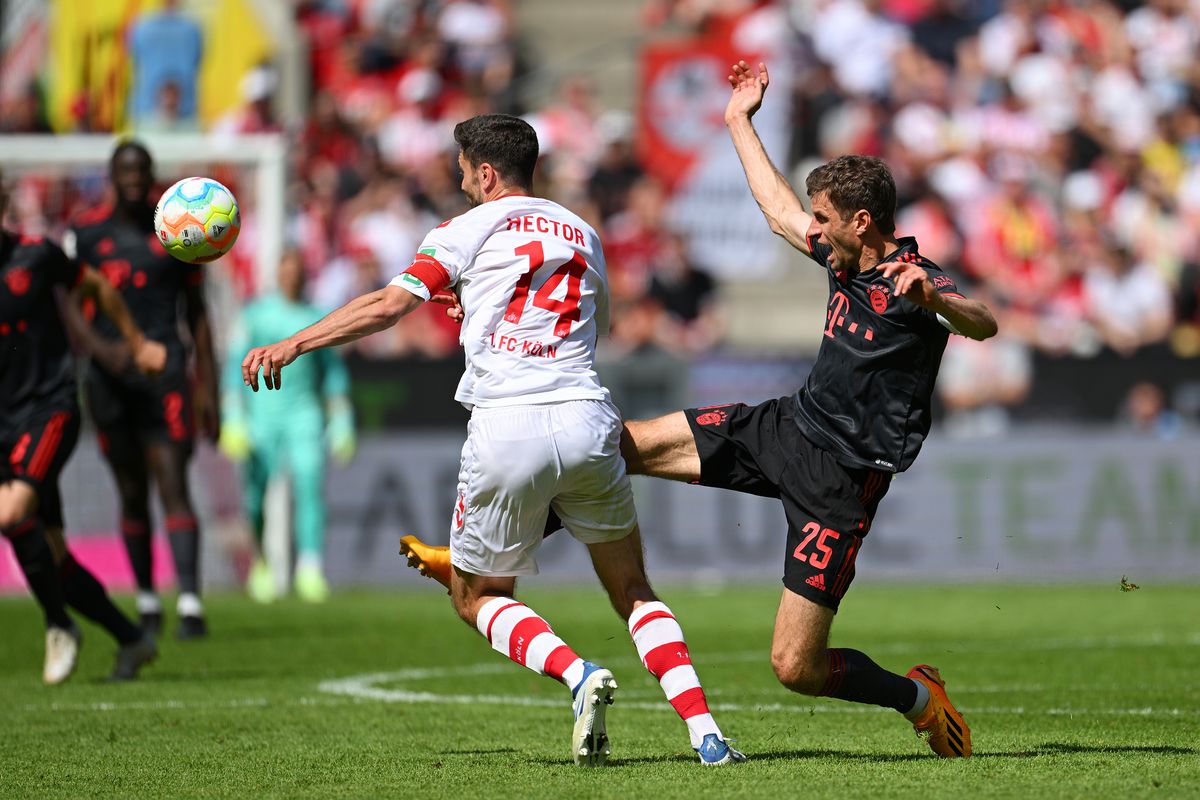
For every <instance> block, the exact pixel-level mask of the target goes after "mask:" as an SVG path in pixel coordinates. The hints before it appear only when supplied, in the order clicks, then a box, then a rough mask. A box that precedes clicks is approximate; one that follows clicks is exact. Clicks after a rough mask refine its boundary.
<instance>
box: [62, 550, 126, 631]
mask: <svg viewBox="0 0 1200 800" xmlns="http://www.w3.org/2000/svg"><path fill="white" fill-rule="evenodd" d="M58 569H59V575H61V576H62V588H63V597H64V598H65V599H66V601H67V603H69V604H70V606H71V608H73V609H75V610H76V611H78V612H79V613H80V614H83V615H84V616H85V617H87V618H88V619H90V620H92V621H93V622H95V623H97V624H99V625H100V626H102V627H103V628H104V630H106V631H108V632H109V633H111V634H112V636H113V638H114V639H116V640H117V642H118V643H119V644H133V643H134V642H136V641H138V640H139V639H141V638H142V631H141V629H139V628H138V627H137V626H136V625H134V624H133V623H132V622H130V621H129V618H128V617H126V616H125V615H124V614H122V613H121V609H119V608H117V607H116V606H115V605H113V601H112V599H111V598H110V597H109V596H108V592H106V591H104V586H103V585H101V583H100V581H98V580H96V576H95V575H93V574H92V573H90V572H88V571H87V569H86V568H85V567H84V566H83V565H82V564H80V563H79V562H78V561H76V560H75V557H74V556H72V555H71V554H70V553H67V557H66V558H65V559H63V562H62V564H61V565H59V568H58Z"/></svg>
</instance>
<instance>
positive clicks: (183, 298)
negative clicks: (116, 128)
mask: <svg viewBox="0 0 1200 800" xmlns="http://www.w3.org/2000/svg"><path fill="white" fill-rule="evenodd" d="M110 172H111V179H112V185H113V190H114V194H115V203H114V204H113V205H111V206H104V207H101V208H98V209H95V210H93V211H91V212H89V213H87V214H85V215H84V216H83V217H81V218H80V219H79V220H77V222H76V224H75V226H74V227H73V229H72V230H71V231H70V233H69V234H68V238H67V243H68V247H67V250H68V253H69V254H70V255H72V256H73V257H75V258H76V260H78V261H79V262H80V263H83V264H88V265H90V266H93V267H95V268H96V269H98V270H99V271H100V272H101V273H102V274H103V275H104V277H106V278H107V279H108V281H109V282H110V283H111V284H112V285H113V286H114V287H115V288H116V289H117V291H118V292H119V293H120V294H121V297H122V298H123V299H124V300H125V303H126V304H127V305H128V306H129V310H130V312H131V313H132V314H133V318H134V319H135V320H136V321H137V323H138V325H140V326H141V327H142V329H143V330H144V331H146V335H147V336H150V337H152V338H154V339H156V340H158V341H161V342H163V343H164V344H166V346H167V367H166V370H164V372H163V374H162V375H161V376H160V377H159V378H158V379H157V380H155V381H148V380H146V379H145V378H144V377H142V376H140V375H138V374H137V372H136V370H132V369H131V368H130V365H129V351H128V349H127V348H126V347H125V345H124V344H123V343H122V342H120V341H119V339H118V338H117V336H116V330H115V329H114V327H113V325H112V320H110V319H108V318H106V317H105V316H99V317H97V319H96V320H95V325H94V327H92V326H87V325H80V324H79V320H78V319H76V321H75V324H74V325H73V326H72V327H73V329H75V330H76V332H77V333H78V334H79V338H80V339H81V340H82V341H83V342H84V346H85V348H86V349H87V350H88V352H89V353H90V354H91V355H92V362H91V366H90V368H89V370H88V374H87V382H86V398H87V403H88V408H89V410H90V412H91V415H92V418H93V420H94V421H95V423H96V427H97V428H98V429H99V434H100V444H101V449H102V450H103V452H104V455H105V458H106V459H107V461H108V464H109V467H110V468H111V469H112V472H113V476H114V478H115V479H116V483H117V490H118V492H119V494H120V499H121V535H122V538H123V539H124V541H125V549H126V552H127V553H128V555H129V563H130V566H131V567H132V568H133V573H134V576H135V577H136V579H137V584H138V595H137V607H138V613H139V614H140V615H141V619H142V624H143V626H144V627H147V628H149V629H151V630H158V628H159V627H160V626H161V624H162V604H161V601H160V600H159V598H158V595H157V594H156V593H155V589H154V582H153V577H152V572H151V549H150V534H151V531H152V526H151V524H150V503H149V483H150V477H151V476H153V478H154V483H155V484H156V485H157V487H158V494H159V498H160V500H161V501H162V506H163V510H164V512H165V516H166V529H167V538H168V540H169V542H170V545H171V554H172V556H173V557H174V561H175V573H176V575H177V578H178V581H179V599H178V602H177V605H176V610H177V612H178V614H179V626H178V628H177V629H176V635H177V636H178V637H179V638H181V639H190V638H196V637H202V636H204V635H206V633H207V626H206V624H205V621H204V609H203V606H202V605H201V602H200V574H199V573H200V570H199V558H200V530H199V527H198V524H197V520H196V514H195V511H194V510H193V507H192V501H191V495H190V491H189V488H188V476H187V465H188V460H189V459H190V458H191V454H192V444H193V441H192V440H193V437H194V436H195V434H196V422H198V423H199V427H200V433H201V434H202V435H203V436H205V437H207V438H208V439H209V440H210V441H216V437H217V432H218V431H219V429H220V424H219V418H218V417H219V407H218V399H217V383H216V369H215V365H214V361H213V346H212V336H211V332H210V329H209V324H208V316H207V314H206V311H205V305H204V293H203V272H202V271H201V270H202V268H201V267H200V266H196V265H190V264H185V263H183V262H181V261H178V260H176V259H174V258H172V257H171V256H170V255H168V254H167V252H166V250H164V249H163V247H162V244H161V243H160V242H159V241H158V239H157V237H156V236H155V234H154V203H153V201H152V200H151V198H150V191H151V188H152V186H153V183H154V174H153V162H152V160H151V158H150V153H149V152H148V151H147V150H146V148H145V147H143V146H142V145H141V144H139V143H138V142H136V141H125V142H123V143H121V144H119V145H118V146H117V148H116V149H115V150H114V152H113V155H112V159H111V162H110ZM181 322H182V325H181ZM181 327H186V329H187V331H188V334H189V337H188V338H190V340H191V348H189V347H188V346H187V345H185V343H184V339H183V337H182V336H181V334H180V328H181ZM189 350H190V351H191V352H190V353H189ZM189 355H194V376H195V379H196V383H197V385H198V389H199V391H198V392H197V394H196V398H195V399H196V401H197V402H196V405H197V408H196V409H195V413H194V414H193V392H192V381H191V376H190V375H189V369H188V367H189V364H188V361H189ZM194 420H195V421H194Z"/></svg>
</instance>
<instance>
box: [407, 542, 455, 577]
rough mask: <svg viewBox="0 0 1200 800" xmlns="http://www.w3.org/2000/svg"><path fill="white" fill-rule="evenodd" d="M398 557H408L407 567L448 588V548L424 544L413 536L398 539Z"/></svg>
mask: <svg viewBox="0 0 1200 800" xmlns="http://www.w3.org/2000/svg"><path fill="white" fill-rule="evenodd" d="M400 555H402V556H407V557H408V565H409V566H410V567H412V568H413V569H415V570H416V571H417V572H419V573H421V574H422V575H424V576H425V577H426V578H432V579H433V580H435V581H437V582H438V583H440V584H441V585H442V586H445V587H446V589H447V590H448V589H449V588H450V548H449V547H435V546H434V545H431V544H425V543H424V542H422V541H421V540H420V539H418V538H417V537H415V536H401V537H400Z"/></svg>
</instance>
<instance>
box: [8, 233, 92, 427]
mask: <svg viewBox="0 0 1200 800" xmlns="http://www.w3.org/2000/svg"><path fill="white" fill-rule="evenodd" d="M81 272H82V269H81V267H79V266H77V265H75V264H72V263H71V261H70V259H68V258H67V257H66V256H65V255H63V251H62V250H60V249H59V248H58V247H57V245H54V244H52V243H51V242H49V241H47V240H46V239H42V238H34V237H18V236H16V235H15V234H11V233H8V232H4V231H0V421H2V422H3V423H4V424H8V423H10V422H13V421H15V420H19V419H20V418H21V417H22V416H24V415H25V414H26V413H27V412H29V411H30V410H32V409H34V408H37V407H38V406H40V405H43V404H45V403H48V402H58V401H64V400H65V401H68V402H70V401H73V398H74V395H75V372H74V367H73V364H72V360H71V350H70V348H69V347H68V346H67V334H66V330H65V328H64V327H63V322H62V318H61V317H60V316H59V312H58V303H57V301H56V299H55V296H54V295H55V292H54V287H55V286H63V287H65V288H67V289H72V288H74V287H75V285H76V284H77V283H78V282H79V277H80V275H81Z"/></svg>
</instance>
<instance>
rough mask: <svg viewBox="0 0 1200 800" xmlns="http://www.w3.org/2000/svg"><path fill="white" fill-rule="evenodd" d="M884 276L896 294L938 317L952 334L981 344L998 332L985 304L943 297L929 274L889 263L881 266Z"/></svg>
mask: <svg viewBox="0 0 1200 800" xmlns="http://www.w3.org/2000/svg"><path fill="white" fill-rule="evenodd" d="M883 277H885V278H891V280H892V281H893V282H894V283H895V285H896V294H898V295H901V296H903V297H904V298H905V299H906V300H909V301H911V302H913V303H916V304H917V305H919V306H921V307H922V308H927V309H929V310H930V311H932V312H934V313H935V314H939V315H940V316H941V317H942V318H943V319H944V320H945V321H946V322H948V323H950V329H951V330H953V331H954V332H955V333H960V334H962V335H963V336H967V337H969V338H971V339H975V340H977V341H983V340H984V339H990V338H991V337H993V336H995V335H996V333H997V332H998V331H999V330H1000V326H999V325H997V324H996V318H995V317H994V316H992V312H991V310H990V309H988V307H987V305H985V304H984V303H982V302H980V301H979V300H971V299H968V298H966V297H957V296H950V295H944V294H942V293H941V292H939V291H938V290H937V289H936V288H934V285H933V282H932V281H931V280H929V273H928V272H926V271H925V270H924V269H923V268H922V267H919V266H917V265H916V264H911V263H904V262H900V261H892V262H888V263H887V264H885V265H884V267H883Z"/></svg>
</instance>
